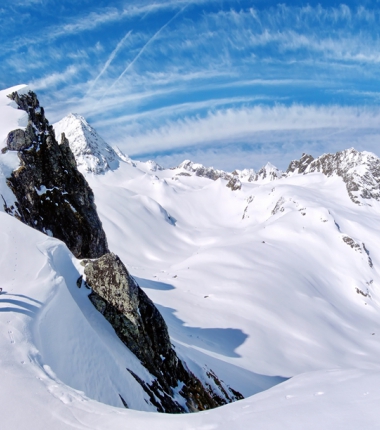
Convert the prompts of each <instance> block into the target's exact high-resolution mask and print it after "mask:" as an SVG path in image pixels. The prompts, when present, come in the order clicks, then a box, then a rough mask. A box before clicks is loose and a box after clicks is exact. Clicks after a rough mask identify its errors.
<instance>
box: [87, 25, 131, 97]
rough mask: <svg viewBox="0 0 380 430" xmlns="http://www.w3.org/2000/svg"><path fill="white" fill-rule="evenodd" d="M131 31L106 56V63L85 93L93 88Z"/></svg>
mask: <svg viewBox="0 0 380 430" xmlns="http://www.w3.org/2000/svg"><path fill="white" fill-rule="evenodd" d="M131 33H132V30H130V31H128V32H127V33H126V35H125V36H124V37H123V38H122V39H121V40H120V42H119V43H118V44H117V45H116V48H115V49H114V50H113V51H112V53H111V55H110V56H109V57H108V59H107V61H106V63H105V64H104V66H103V68H102V70H101V71H100V73H99V74H98V76H97V77H96V78H95V79H94V81H93V82H92V83H91V85H90V88H89V89H88V91H87V93H86V95H87V94H88V93H89V92H90V91H91V90H92V89H93V88H94V86H95V85H96V83H97V82H98V80H99V79H100V78H101V77H102V76H103V74H104V73H105V72H106V71H107V69H108V67H109V66H110V64H111V63H112V61H113V59H114V58H115V57H116V55H117V53H118V52H119V51H120V49H121V48H122V46H123V44H124V42H125V41H126V40H127V39H128V37H129V36H130V34H131Z"/></svg>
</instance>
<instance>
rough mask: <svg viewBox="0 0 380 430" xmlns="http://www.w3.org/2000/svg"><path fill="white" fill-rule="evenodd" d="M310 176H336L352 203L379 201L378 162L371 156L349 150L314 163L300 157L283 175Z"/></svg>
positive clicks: (374, 156) (327, 155) (304, 155)
mask: <svg viewBox="0 0 380 430" xmlns="http://www.w3.org/2000/svg"><path fill="white" fill-rule="evenodd" d="M313 172H320V173H323V174H324V175H326V176H328V177H330V176H335V175H337V176H340V177H341V178H342V179H343V181H344V182H345V184H346V188H347V192H348V194H349V196H350V198H351V200H352V201H353V202H354V203H357V204H368V200H369V199H375V200H380V159H379V158H378V157H377V156H376V155H375V154H373V153H371V152H367V151H362V152H359V151H357V150H356V149H354V148H349V149H345V150H344V151H339V152H337V153H336V154H323V155H321V156H320V157H318V158H316V159H314V158H313V157H312V156H311V155H308V154H303V155H302V157H301V158H300V160H294V161H292V162H291V163H290V165H289V167H288V169H287V171H286V175H287V176H292V175H294V174H304V175H306V174H308V173H313Z"/></svg>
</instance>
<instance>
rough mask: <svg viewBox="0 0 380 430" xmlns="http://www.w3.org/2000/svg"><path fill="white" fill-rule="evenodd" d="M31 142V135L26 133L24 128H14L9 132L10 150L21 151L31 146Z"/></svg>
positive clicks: (8, 145)
mask: <svg viewBox="0 0 380 430" xmlns="http://www.w3.org/2000/svg"><path fill="white" fill-rule="evenodd" d="M31 144H32V140H31V139H30V137H29V135H27V134H25V131H24V130H20V129H18V130H13V131H11V132H10V133H9V134H8V137H7V148H8V149H9V150H10V151H21V150H23V149H26V148H29V147H30V145H31Z"/></svg>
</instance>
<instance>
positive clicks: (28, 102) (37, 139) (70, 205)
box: [5, 91, 108, 258]
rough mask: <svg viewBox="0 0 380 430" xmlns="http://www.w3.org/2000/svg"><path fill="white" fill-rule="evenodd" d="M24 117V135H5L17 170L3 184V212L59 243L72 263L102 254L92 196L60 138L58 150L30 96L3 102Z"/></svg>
mask: <svg viewBox="0 0 380 430" xmlns="http://www.w3.org/2000/svg"><path fill="white" fill-rule="evenodd" d="M9 97H10V98H11V99H12V100H14V101H15V102H16V103H17V105H18V107H19V109H23V110H25V111H26V112H27V113H28V117H29V120H28V125H27V127H26V129H25V130H22V129H17V130H13V131H11V132H10V133H9V134H8V138H7V150H11V151H17V153H18V157H19V159H20V167H19V168H18V169H17V170H15V171H14V172H13V173H12V175H11V176H10V177H9V178H8V181H7V183H8V186H9V187H10V188H11V190H12V191H13V193H14V195H15V197H16V199H17V202H16V207H6V204H5V210H6V211H7V212H8V213H10V214H13V215H14V216H16V217H18V218H19V219H20V220H21V221H22V222H24V223H25V224H27V225H29V226H31V227H33V228H35V229H37V230H40V231H42V232H44V233H46V234H48V235H51V236H54V237H56V238H58V239H61V240H62V241H64V242H65V243H66V245H67V246H68V248H69V249H70V250H71V251H72V253H73V254H74V255H75V256H76V257H77V258H85V257H86V258H97V257H100V256H102V255H103V254H105V253H106V252H108V246H107V239H106V235H105V233H104V231H103V228H102V223H101V222H100V219H99V217H98V214H97V211H96V206H95V202H94V194H93V192H92V190H91V188H90V187H89V185H88V183H87V181H86V180H85V178H84V177H83V175H82V174H81V173H80V172H79V171H78V169H77V165H76V161H75V158H74V155H73V153H72V152H71V150H70V147H69V143H68V140H67V139H66V138H65V136H64V134H63V135H62V137H61V142H60V144H58V142H57V140H56V138H55V133H54V130H53V127H52V126H51V125H49V121H48V120H47V119H46V117H45V113H44V109H43V108H42V107H40V105H39V101H38V99H37V97H36V95H35V94H34V93H33V92H31V91H29V93H28V94H24V95H21V96H20V95H19V94H18V93H17V92H15V93H12V94H11V95H10V96H9Z"/></svg>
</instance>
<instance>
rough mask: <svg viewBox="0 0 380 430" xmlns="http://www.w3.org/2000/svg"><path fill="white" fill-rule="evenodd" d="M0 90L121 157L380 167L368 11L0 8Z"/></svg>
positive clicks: (148, 5) (109, 5)
mask: <svg viewBox="0 0 380 430" xmlns="http://www.w3.org/2000/svg"><path fill="white" fill-rule="evenodd" d="M0 19H1V26H0V88H7V87H10V86H13V85H17V84H20V83H27V84H29V85H30V86H31V88H32V89H33V90H34V91H36V92H37V94H38V96H39V99H40V102H41V104H42V105H43V106H44V107H45V110H46V115H47V117H48V119H49V120H50V122H55V121H58V120H59V119H61V118H62V117H63V116H65V115H66V114H68V113H70V112H74V113H79V114H81V115H83V116H84V117H85V118H86V119H87V120H88V121H89V122H90V123H91V124H92V125H93V126H94V127H95V128H96V129H97V130H98V132H99V133H100V134H101V135H102V136H103V138H104V139H105V140H106V141H107V142H108V143H109V144H111V145H117V146H119V147H120V149H122V150H123V151H124V152H125V153H127V154H128V155H130V156H131V157H133V158H136V159H141V160H146V159H150V158H151V159H155V160H157V161H158V162H159V163H160V164H162V165H164V166H174V165H176V164H178V163H179V162H181V161H182V160H184V159H192V160H193V161H197V162H201V163H203V164H206V165H213V166H214V167H217V168H223V169H225V170H233V169H234V168H240V169H241V168H244V167H250V168H255V169H258V168H260V166H261V165H263V164H265V163H266V162H267V161H271V162H272V163H273V164H275V165H277V166H278V167H280V168H286V166H287V164H288V163H289V161H290V160H291V159H294V158H299V157H300V156H301V154H302V153H303V152H308V153H311V154H312V155H314V156H318V155H320V154H322V153H324V152H335V151H337V150H342V149H345V148H349V147H351V146H354V147H355V148H356V149H358V150H368V151H372V152H375V153H377V154H378V155H380V151H379V150H378V144H379V142H380V108H379V101H380V88H379V77H380V37H379V31H380V3H379V2H378V1H371V2H370V1H361V2H356V1H349V2H345V3H340V2H336V3H334V2H333V1H329V2H325V1H320V2H313V1H309V2H307V3H306V2H301V1H292V2H281V3H278V2H272V1H263V0H256V1H245V0H241V1H239V0H235V1H228V0H226V1H225V0H208V1H207V0H193V1H192V0H189V1H181V0H176V1H172V0H166V1H165V0H156V1H151V0H140V1H122V0H120V1H104V0H97V1H92V0H82V1H81V0H76V1H74V0H59V1H58V0H13V1H12V2H8V1H5V0H0Z"/></svg>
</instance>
